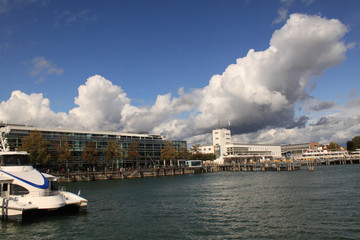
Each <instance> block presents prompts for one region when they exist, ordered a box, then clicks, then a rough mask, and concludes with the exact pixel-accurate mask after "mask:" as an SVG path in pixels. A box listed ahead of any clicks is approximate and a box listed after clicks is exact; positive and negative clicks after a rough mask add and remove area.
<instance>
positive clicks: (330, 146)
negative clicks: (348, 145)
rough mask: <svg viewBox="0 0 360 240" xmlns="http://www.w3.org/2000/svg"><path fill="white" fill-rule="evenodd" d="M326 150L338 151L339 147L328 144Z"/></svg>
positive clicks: (334, 144) (333, 143) (335, 144)
mask: <svg viewBox="0 0 360 240" xmlns="http://www.w3.org/2000/svg"><path fill="white" fill-rule="evenodd" d="M327 149H328V150H340V149H341V147H340V145H339V144H337V143H336V142H330V143H329V145H328V146H327Z"/></svg>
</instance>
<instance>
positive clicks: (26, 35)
mask: <svg viewBox="0 0 360 240" xmlns="http://www.w3.org/2000/svg"><path fill="white" fill-rule="evenodd" d="M292 13H299V14H305V15H309V16H320V17H321V18H324V19H338V20H339V21H340V22H341V23H342V24H343V25H344V26H346V27H347V31H346V33H345V34H344V35H343V37H341V40H339V41H342V42H344V44H345V45H346V46H347V50H346V53H345V54H344V56H345V58H344V59H343V60H342V61H340V62H337V63H336V64H330V65H331V66H330V65H329V66H328V67H326V68H325V69H324V71H322V74H321V75H320V76H310V78H309V82H307V88H306V89H307V90H306V91H307V92H306V93H307V94H308V95H310V96H311V98H307V99H302V98H301V97H299V98H298V99H297V100H296V101H293V102H291V104H290V105H291V107H293V109H295V110H294V114H293V117H294V116H295V118H296V117H300V116H305V115H306V116H307V117H308V118H309V121H308V123H307V124H306V125H311V120H312V121H313V122H312V123H313V124H314V122H316V121H318V120H319V119H320V118H321V117H324V114H330V115H332V114H334V113H335V112H337V111H340V110H339V109H344V108H346V106H347V105H346V104H347V102H348V101H349V100H351V99H356V100H357V99H358V97H359V96H358V94H359V92H358V91H359V90H360V83H359V82H360V81H359V76H360V74H359V73H360V70H359V62H360V59H359V58H360V54H359V42H360V31H359V30H360V1H352V0H345V1H339V0H337V1H334V0H313V1H311V0H308V1H301V0H293V1H290V0H289V1H280V0H279V1H267V0H262V1H260V0H253V1H252V0H244V1H239V0H236V1H231V0H228V1H211V0H207V1H200V0H197V1H175V0H164V1H160V0H152V1H145V0H139V1H92V0H88V1H71V0H69V1H66V0H65V1H47V0H38V1H36V0H34V1H23V0H17V1H7V0H0V31H1V34H0V72H1V88H0V101H2V104H3V105H5V104H6V103H9V100H10V98H11V95H12V93H13V91H15V90H19V91H20V92H21V93H24V94H26V95H27V96H30V95H31V94H34V93H35V94H42V98H43V99H47V100H48V101H49V103H50V105H49V109H48V110H51V114H54V116H56V118H61V119H64V118H66V119H68V118H69V117H70V115H71V112H72V110H74V109H77V108H79V104H77V103H76V102H75V101H74V99H75V98H78V99H80V98H81V97H80V93H79V87H80V86H82V85H83V86H84V84H85V83H86V82H87V79H88V78H90V77H92V76H94V75H100V76H101V77H103V78H104V79H106V81H110V82H111V83H112V86H110V87H114V86H116V87H119V88H121V90H119V89H118V91H120V92H122V93H126V97H127V100H126V101H125V102H122V103H124V106H125V105H126V104H125V103H128V102H127V101H129V102H130V105H131V107H133V108H136V109H135V112H136V111H138V112H144V111H145V110H144V109H147V110H149V109H151V108H154V106H155V104H156V101H157V100H158V99H159V98H158V96H166V95H167V94H169V93H171V97H170V99H174V98H179V99H180V95H182V94H184V93H185V95H186V94H189V95H192V96H193V95H194V94H195V93H194V92H196V89H204V88H206V86H208V85H209V81H210V79H211V78H212V76H214V75H215V74H220V75H222V74H223V73H224V72H225V70H226V68H227V67H228V66H229V65H231V64H234V63H236V59H239V58H244V57H245V56H246V55H247V53H248V52H249V50H250V49H254V50H255V51H265V50H266V49H268V48H269V46H270V40H271V38H272V36H273V34H274V32H275V31H276V30H278V29H280V28H282V27H283V26H284V24H286V21H287V20H288V19H289V16H290V15H291V14H292ZM249 81H251V80H250V79H249ZM179 88H181V91H180V94H178V90H179ZM91 96H92V97H94V96H96V95H91ZM311 99H312V100H317V101H318V102H317V103H320V102H321V103H324V102H325V103H328V105H329V104H330V105H332V106H335V105H336V106H338V108H336V109H335V108H329V109H327V110H328V111H327V112H326V113H325V112H313V111H308V110H306V107H307V106H309V102H307V103H306V101H307V100H311ZM165 102H166V101H165ZM170 103H172V102H171V101H169V102H168V104H170ZM312 104H314V102H313V103H312ZM200 105H201V104H200ZM200 105H199V106H200ZM322 105H324V104H322ZM325 105H326V104H325ZM3 107H4V106H3ZM80 108H81V106H80ZM99 108H101V107H99ZM95 110H96V109H95ZM95 110H94V111H95ZM123 110H124V108H121V109H119V111H123ZM352 110H353V109H352ZM357 110H358V109H357ZM79 111H80V110H79ZM149 111H150V110H149ZM165 111H169V110H165ZM90 112H91V111H90ZM199 112H202V111H201V108H195V109H194V108H192V109H190V108H189V109H185V110H181V111H180V110H176V111H175V112H174V116H175V115H176V116H181V117H180V119H177V122H178V121H182V120H183V118H187V117H189V116H191V115H196V114H198V113H199ZM60 113H64V114H65V116H60V115H59V114H60ZM202 113H203V112H202ZM234 114H240V113H238V112H236V113H234ZM3 115H4V116H5V115H6V113H3ZM9 115H11V114H9ZM102 116H105V117H106V116H107V115H106V114H104V113H103V114H102ZM126 116H129V115H126ZM326 116H327V115H326ZM99 118H101V119H102V120H104V119H103V118H104V117H99ZM174 118H175V117H174ZM218 118H220V117H218ZM221 118H222V117H221ZM29 119H30V118H29ZM114 119H115V120H114ZM124 119H127V120H128V121H129V117H128V118H126V117H125V115H122V116H121V117H118V118H116V117H112V120H111V121H110V122H113V123H114V122H116V123H118V122H119V121H124ZM0 120H3V121H7V122H9V121H17V122H19V121H20V120H18V119H13V118H11V117H4V118H3V119H0ZM227 120H229V121H230V120H231V121H232V124H231V125H232V126H233V125H234V124H235V126H234V132H235V133H238V134H239V141H240V140H242V141H248V140H249V139H250V138H254V135H244V134H251V133H253V134H256V136H257V137H258V136H259V135H261V134H265V133H264V132H262V133H259V131H270V130H271V129H274V128H275V129H278V128H279V127H281V126H278V125H276V126H275V125H272V124H268V125H267V124H264V123H262V124H259V127H255V128H254V129H253V130H251V128H247V129H249V130H244V127H242V126H243V125H242V126H240V125H241V124H242V121H238V119H237V118H236V117H234V118H232V119H226V120H224V122H227ZM49 121H50V120H47V121H45V122H47V123H48V122H49ZM64 121H65V120H64ZM146 121H147V120H146V119H143V122H144V123H145V125H146V124H147V123H146ZM148 121H150V120H148ZM151 121H152V120H151ZM151 121H150V122H151ZM154 121H155V120H154ZM172 121H173V123H172V125H171V124H170V123H169V122H168V123H167V124H169V126H170V125H171V126H173V125H174V119H172ZM215 121H216V122H217V121H218V120H215ZM269 121H270V122H271V121H272V120H269ZM20 122H21V121H20ZM34 122H38V123H40V122H41V120H39V119H36V118H31V121H28V122H26V121H25V122H24V123H25V124H28V123H31V124H34ZM197 122H199V121H197ZM264 122H266V121H265V120H264ZM233 123H234V124H233ZM236 124H238V126H236ZM287 124H288V123H287ZM100 125H101V123H100V122H97V126H96V127H94V126H93V125H91V126H90V127H89V126H85V127H84V126H82V127H84V128H86V129H88V128H94V129H98V130H99V129H101V128H102V127H101V126H100ZM120 125H121V124H120ZM120 125H116V126H115V128H116V130H118V129H120V130H139V131H140V130H143V129H140V128H141V127H140V128H139V127H135V125H134V126H132V127H130V126H123V125H121V126H120ZM153 125H154V126H153V127H152V128H146V129H145V130H147V131H150V132H154V133H156V131H159V132H161V133H164V134H166V135H169V136H171V137H175V138H190V137H191V136H190V134H187V135H182V134H177V133H176V131H168V130H167V129H166V127H163V128H160V127H159V126H155V125H156V124H153ZM162 125H164V126H166V124H165V123H164V124H162ZM213 125H214V124H213V123H209V124H208V127H204V126H199V127H197V128H196V129H192V133H194V135H202V134H206V132H208V131H209V129H211V128H212V127H214V126H213ZM260 125H261V126H260ZM49 126H52V127H53V126H54V124H49ZM66 126H67V127H71V126H74V124H73V125H71V124H68V125H66ZM107 128H108V129H111V130H114V129H113V127H107ZM284 128H285V129H289V126H288V125H286V126H285V125H284ZM105 130H107V129H105ZM354 131H355V132H354ZM354 131H353V134H354V135H353V136H355V134H360V132H356V131H357V130H354ZM241 134H242V135H241ZM349 134H350V133H349ZM349 134H347V135H349ZM320 135H321V134H319V137H317V139H303V140H304V141H308V140H316V141H327V140H331V139H329V137H330V134H328V135H327V136H328V137H327V138H324V139H322V138H321V137H320ZM325 135H326V134H325ZM353 136H352V135H349V136H343V137H339V138H337V139H338V141H342V142H344V141H345V139H346V138H348V139H349V138H350V139H351V138H352V137H353ZM257 137H256V138H257ZM258 140H259V141H260V140H261V139H258ZM263 140H264V141H267V142H274V141H272V140H271V138H270V139H269V138H268V137H267V138H266V139H263ZM204 141H205V140H204ZM283 141H285V140H283ZM291 141H295V139H293V140H291Z"/></svg>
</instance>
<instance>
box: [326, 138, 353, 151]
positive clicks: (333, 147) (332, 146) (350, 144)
mask: <svg viewBox="0 0 360 240" xmlns="http://www.w3.org/2000/svg"><path fill="white" fill-rule="evenodd" d="M327 149H328V150H340V149H342V147H341V146H340V145H339V144H337V143H336V142H330V143H329V145H327ZM359 149H360V136H355V137H354V138H353V139H352V140H351V141H347V142H346V150H348V151H349V152H352V151H356V150H359Z"/></svg>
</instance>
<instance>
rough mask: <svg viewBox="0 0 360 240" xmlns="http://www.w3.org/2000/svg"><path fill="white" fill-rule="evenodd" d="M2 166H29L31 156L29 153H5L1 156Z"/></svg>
mask: <svg viewBox="0 0 360 240" xmlns="http://www.w3.org/2000/svg"><path fill="white" fill-rule="evenodd" d="M0 160H1V165H2V166H29V165H31V164H30V161H29V156H28V155H23V154H19V155H3V156H0Z"/></svg>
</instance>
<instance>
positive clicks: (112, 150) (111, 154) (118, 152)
mask: <svg viewBox="0 0 360 240" xmlns="http://www.w3.org/2000/svg"><path fill="white" fill-rule="evenodd" d="M123 157H124V150H123V149H121V148H120V147H119V144H118V143H117V142H115V141H108V142H107V144H106V148H105V159H106V162H107V163H111V166H112V169H114V161H119V160H120V159H121V160H122V159H123Z"/></svg>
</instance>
